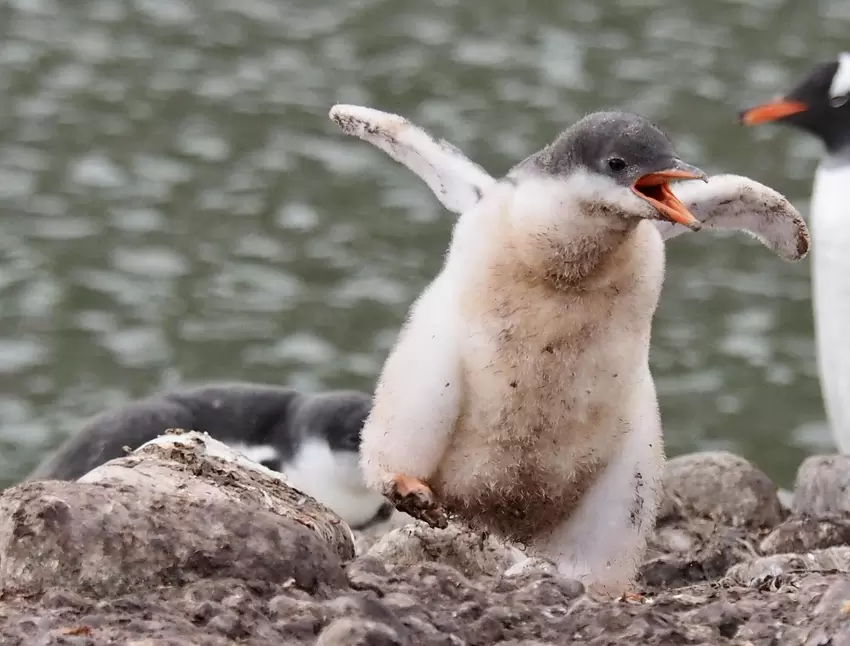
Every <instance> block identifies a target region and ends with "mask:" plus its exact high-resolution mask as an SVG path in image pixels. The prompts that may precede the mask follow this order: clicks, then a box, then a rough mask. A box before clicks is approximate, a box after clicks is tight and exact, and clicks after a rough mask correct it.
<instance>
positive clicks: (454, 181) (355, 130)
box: [330, 105, 809, 260]
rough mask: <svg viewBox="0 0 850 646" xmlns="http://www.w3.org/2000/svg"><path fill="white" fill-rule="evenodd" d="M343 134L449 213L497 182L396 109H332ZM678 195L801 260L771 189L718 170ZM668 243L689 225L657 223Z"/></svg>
mask: <svg viewBox="0 0 850 646" xmlns="http://www.w3.org/2000/svg"><path fill="white" fill-rule="evenodd" d="M330 117H331V119H333V120H334V121H335V122H336V123H337V124H338V125H339V127H340V128H342V131H343V132H345V133H346V134H348V135H353V136H355V137H359V138H360V139H363V140H364V141H368V142H369V143H371V144H372V145H374V146H377V147H378V148H380V149H381V150H383V151H384V152H386V153H387V154H388V155H389V156H390V157H392V158H393V159H394V160H396V161H397V162H398V163H400V164H402V165H404V166H406V167H407V168H409V169H410V170H411V171H413V172H414V173H416V175H418V176H419V177H420V178H421V179H422V180H424V181H425V183H426V184H427V185H428V187H429V188H430V189H431V190H432V191H433V192H434V194H435V195H436V196H437V199H439V200H440V202H441V203H442V204H443V206H445V207H446V208H447V209H448V210H449V211H451V212H452V213H455V214H457V215H460V214H461V213H463V212H464V211H467V210H469V209H470V208H471V207H473V206H474V205H475V204H477V203H478V201H479V200H480V199H481V196H482V195H483V194H484V193H485V192H486V191H487V190H488V189H489V188H490V187H491V186H493V185H494V184H495V182H496V180H495V179H494V178H493V177H491V176H490V175H489V174H488V173H487V171H485V170H484V169H483V168H481V166H479V165H478V164H476V163H475V162H473V161H472V160H470V159H469V158H468V157H466V156H465V155H464V154H463V153H462V152H461V151H460V150H459V149H458V148H457V147H455V146H453V145H452V144H450V143H448V142H447V141H443V140H439V141H437V140H436V139H434V138H433V137H432V136H431V135H429V134H428V133H427V132H426V131H425V130H423V129H422V128H420V127H419V126H417V125H415V124H413V123H411V122H410V121H408V120H407V119H405V118H403V117H400V116H398V115H395V114H390V113H387V112H381V111H380V110H374V109H372V108H366V107H361V106H355V105H335V106H334V107H333V108H332V109H331V111H330ZM673 191H674V193H676V196H677V197H678V198H679V199H680V200H682V202H683V203H684V204H685V206H687V207H688V209H689V210H690V211H691V213H693V215H694V217H695V218H696V219H697V220H699V221H700V222H702V224H703V225H704V226H705V227H706V228H709V229H712V228H716V229H734V230H738V231H744V232H746V233H749V234H750V235H752V236H754V237H755V238H756V239H757V240H759V241H760V242H761V243H762V244H763V245H764V246H766V247H767V248H768V249H770V250H771V251H773V252H774V253H775V254H777V255H778V256H780V257H781V258H784V259H785V260H800V259H801V258H803V257H805V255H806V254H807V253H808V250H809V231H808V228H807V227H806V223H805V221H804V220H803V218H802V217H801V216H800V214H799V213H798V212H797V210H796V209H795V208H794V207H793V205H792V204H791V203H790V202H789V201H788V200H787V199H785V198H784V197H783V196H782V195H780V194H779V193H777V192H776V191H774V190H773V189H771V188H769V187H767V186H764V185H763V184H759V183H758V182H756V181H754V180H751V179H749V178H747V177H742V176H739V175H717V176H714V177H712V178H711V179H710V180H709V182H708V183H703V182H682V183H680V184H676V185H674V187H673ZM654 224H655V226H656V227H657V228H658V230H659V231H660V232H661V235H662V236H663V238H664V239H665V240H669V239H670V238H675V237H676V236H678V235H679V234H681V233H684V232H686V231H688V230H689V229H687V228H685V227H683V226H681V225H679V224H674V223H672V222H667V221H663V220H655V221H654Z"/></svg>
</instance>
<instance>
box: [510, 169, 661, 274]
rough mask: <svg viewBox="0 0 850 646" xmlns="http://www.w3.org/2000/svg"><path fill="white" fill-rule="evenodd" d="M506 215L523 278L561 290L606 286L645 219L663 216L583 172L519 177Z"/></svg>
mask: <svg viewBox="0 0 850 646" xmlns="http://www.w3.org/2000/svg"><path fill="white" fill-rule="evenodd" d="M506 211H507V222H506V223H505V224H506V225H507V226H506V227H505V231H504V233H505V235H506V238H507V239H506V240H505V241H504V242H505V247H506V248H507V249H509V250H511V251H513V253H515V254H516V255H517V256H518V258H517V259H518V260H519V261H520V264H521V266H522V267H523V268H524V270H525V271H524V273H525V276H522V278H524V279H525V280H528V281H531V282H532V283H539V282H541V281H544V282H547V283H550V284H551V285H552V286H553V287H555V288H556V289H560V290H565V289H580V288H585V289H586V288H591V287H596V286H598V287H601V286H603V285H604V284H605V283H607V282H608V281H609V280H611V279H612V278H613V277H614V275H615V274H617V272H616V271H613V273H612V271H609V270H615V269H616V267H617V266H618V265H619V264H620V263H621V262H622V261H623V258H622V256H623V254H624V253H626V254H628V252H627V250H625V249H622V246H623V244H624V243H625V242H626V241H627V240H629V239H630V238H631V237H632V234H633V232H634V231H635V229H636V228H637V226H638V224H639V223H640V222H641V220H643V219H651V218H655V217H658V216H657V214H656V213H654V209H653V208H652V207H651V206H649V205H648V204H646V202H644V201H643V200H641V199H640V198H638V197H637V196H635V195H633V194H632V193H631V192H630V191H627V190H624V189H621V188H620V187H617V186H615V185H613V184H612V183H610V182H608V181H606V179H605V178H603V177H599V176H595V175H593V174H591V173H585V172H580V171H579V172H576V173H573V174H571V175H570V176H569V177H566V178H552V177H546V176H542V177H534V176H520V177H517V179H516V185H515V187H514V194H513V198H512V199H511V198H509V204H508V205H507V209H506ZM509 253H510V252H509Z"/></svg>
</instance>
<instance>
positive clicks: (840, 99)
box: [829, 94, 850, 108]
mask: <svg viewBox="0 0 850 646" xmlns="http://www.w3.org/2000/svg"><path fill="white" fill-rule="evenodd" d="M847 101H850V94H842V95H841V96H834V97H832V98H831V99H830V100H829V105H831V106H832V107H833V108H840V107H841V106H842V105H844V104H845V103H847Z"/></svg>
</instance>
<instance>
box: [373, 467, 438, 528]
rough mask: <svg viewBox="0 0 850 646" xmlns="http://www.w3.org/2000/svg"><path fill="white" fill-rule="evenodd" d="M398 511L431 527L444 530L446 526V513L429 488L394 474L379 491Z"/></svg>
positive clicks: (412, 479) (406, 477)
mask: <svg viewBox="0 0 850 646" xmlns="http://www.w3.org/2000/svg"><path fill="white" fill-rule="evenodd" d="M381 493H382V494H384V496H386V497H387V498H388V499H389V500H390V502H391V503H392V504H393V505H395V508H396V509H398V510H399V511H403V512H404V513H406V514H409V515H411V516H413V517H414V518H416V519H417V520H421V521H424V522H426V523H428V524H429V525H430V526H431V527H436V528H438V529H445V528H446V527H447V526H448V524H449V523H448V519H447V518H446V511H445V510H444V509H443V508H442V507H441V506H440V504H439V503H438V502H437V498H436V496H435V495H434V492H433V491H431V488H430V487H429V486H428V485H426V484H425V483H424V482H422V481H421V480H419V479H418V478H411V477H410V476H406V475H402V474H400V473H396V474H395V475H393V476H392V477H391V478H390V479H389V480H388V481H387V482H386V484H385V485H384V488H383V490H382V491H381Z"/></svg>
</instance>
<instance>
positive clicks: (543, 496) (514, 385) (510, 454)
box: [430, 328, 646, 542]
mask: <svg viewBox="0 0 850 646" xmlns="http://www.w3.org/2000/svg"><path fill="white" fill-rule="evenodd" d="M537 329H539V328H537ZM601 336H603V337H604V336H606V335H604V334H603V335H601ZM578 341H579V340H578V339H575V338H573V339H568V340H567V342H566V343H564V342H562V343H561V344H559V343H558V342H557V341H555V340H553V341H551V342H546V341H545V339H540V338H539V337H538V338H534V339H528V340H527V342H525V343H522V344H521V348H522V349H521V350H520V348H519V347H518V348H517V349H516V352H509V351H508V352H506V348H505V347H504V346H502V347H500V349H499V354H498V355H495V354H491V355H490V360H489V361H482V362H480V363H481V364H482V365H477V366H474V367H473V366H472V365H469V362H468V363H467V367H468V370H467V372H466V383H465V384H464V385H465V390H466V398H465V404H464V409H463V412H462V414H461V416H460V418H459V420H458V423H457V425H456V427H455V432H454V434H453V439H452V444H451V445H450V447H449V449H448V452H447V454H446V455H445V457H444V460H443V462H442V464H441V468H440V470H439V472H438V473H437V474H436V477H435V478H434V479H433V481H432V482H431V483H430V484H431V486H432V488H433V489H434V491H435V493H436V494H437V496H438V497H439V498H440V499H441V500H442V501H443V503H444V504H445V505H446V507H447V508H448V509H450V510H451V511H453V512H455V513H457V514H458V515H459V516H461V517H463V518H465V519H466V520H468V521H470V522H471V523H472V524H473V525H475V526H477V527H478V528H480V529H485V530H488V531H492V532H495V533H497V534H499V535H501V536H503V537H505V538H510V539H512V540H515V541H520V542H527V541H529V540H530V539H531V538H532V537H534V536H539V535H540V534H542V533H545V532H546V531H548V530H551V529H553V528H554V527H555V526H556V525H557V524H559V523H560V522H561V521H562V520H563V519H565V518H568V517H569V516H570V515H571V513H572V512H573V510H574V509H575V508H576V507H577V505H578V504H579V502H580V501H581V499H582V497H583V495H584V494H585V493H586V492H587V490H588V489H589V488H590V487H591V486H592V485H593V484H594V482H595V481H596V478H597V476H598V475H599V473H600V472H601V470H602V469H604V467H605V466H606V465H607V464H608V462H609V461H610V460H611V458H612V457H613V456H614V454H615V453H616V451H617V449H618V448H619V446H620V445H621V443H622V441H623V439H624V437H623V436H624V434H625V433H627V432H628V431H629V419H628V410H627V406H628V404H629V393H628V390H629V389H628V388H627V384H628V383H631V382H632V381H633V379H635V378H636V376H637V375H638V374H640V373H639V371H640V370H641V368H642V365H641V361H644V362H645V361H646V349H645V346H646V343H645V342H641V340H640V339H634V340H633V342H629V343H627V344H624V343H623V339H622V338H621V339H619V340H618V342H616V343H611V340H610V339H607V340H606V339H601V338H600V339H592V340H587V339H585V341H587V342H586V343H579V342H578ZM565 346H566V347H565ZM570 347H573V348H593V351H592V352H583V351H582V350H579V351H578V352H577V353H576V352H574V351H571V350H570V349H569V348H570ZM642 347H643V348H644V349H643V351H642V352H643V356H641V355H642V352H641V348H642ZM474 354H476V355H478V356H479V357H483V356H486V355H485V354H479V353H474ZM488 354H489V353H488ZM506 355H507V356H506ZM511 355H513V356H511ZM496 356H501V357H502V358H503V359H507V360H502V361H500V360H498V359H495V357H496ZM472 363H479V362H478V361H476V360H475V358H474V357H473V360H472ZM488 364H489V365H488ZM644 365H645V364H644ZM603 366H604V367H603ZM612 367H613V369H611V368H612Z"/></svg>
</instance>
